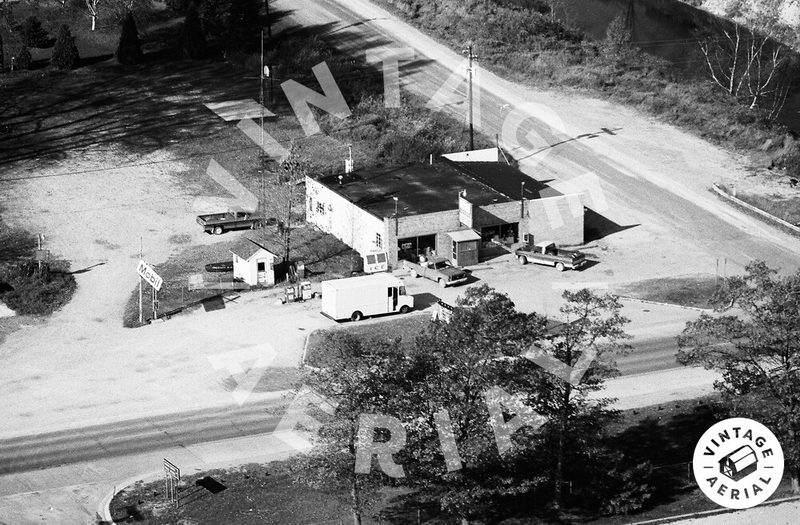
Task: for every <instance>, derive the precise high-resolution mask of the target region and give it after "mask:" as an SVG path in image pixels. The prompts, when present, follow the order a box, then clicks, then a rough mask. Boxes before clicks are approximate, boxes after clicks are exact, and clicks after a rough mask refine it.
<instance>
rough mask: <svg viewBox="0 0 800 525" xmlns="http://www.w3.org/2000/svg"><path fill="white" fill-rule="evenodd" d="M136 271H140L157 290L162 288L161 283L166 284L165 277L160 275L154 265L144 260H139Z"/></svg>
mask: <svg viewBox="0 0 800 525" xmlns="http://www.w3.org/2000/svg"><path fill="white" fill-rule="evenodd" d="M136 273H138V274H139V275H140V276H141V277H142V278H143V279H144V280H145V281H147V283H148V284H149V285H150V286H152V287H153V288H155V289H156V291H158V290H161V285H162V284H164V279H162V278H161V277H159V275H158V274H157V273H156V271H155V270H154V269H153V267H152V266H150V265H149V264H147V263H146V262H144V261H139V266H137V267H136Z"/></svg>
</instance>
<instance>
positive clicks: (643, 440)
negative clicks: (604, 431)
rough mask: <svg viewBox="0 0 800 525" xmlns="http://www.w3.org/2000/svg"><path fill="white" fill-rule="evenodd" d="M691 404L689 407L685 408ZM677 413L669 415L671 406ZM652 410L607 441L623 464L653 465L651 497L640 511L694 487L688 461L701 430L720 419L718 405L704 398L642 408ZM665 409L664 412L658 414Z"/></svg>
mask: <svg viewBox="0 0 800 525" xmlns="http://www.w3.org/2000/svg"><path fill="white" fill-rule="evenodd" d="M690 403H693V405H692V406H690V407H689V408H684V407H686V406H687V405H689V404H690ZM673 405H674V406H675V408H676V409H677V408H678V407H680V409H679V412H677V413H676V414H674V415H670V414H669V410H670V409H672V406H673ZM645 410H647V411H648V413H649V412H654V414H653V415H648V416H647V417H645V418H644V419H642V420H640V421H638V422H637V423H635V424H634V425H632V426H629V427H627V428H625V429H624V430H623V431H622V432H620V433H618V434H616V435H614V436H613V437H611V438H610V439H609V440H608V443H607V444H608V446H609V447H611V448H612V449H616V450H618V451H619V452H620V453H622V454H624V455H625V458H626V463H628V464H630V465H636V464H637V463H642V462H646V461H649V462H650V463H651V464H652V465H653V476H652V478H651V483H652V484H653V485H654V492H653V496H652V498H651V499H650V501H649V502H648V503H647V505H646V507H645V508H644V509H642V510H647V509H650V508H653V507H656V506H658V505H662V504H666V503H670V502H673V501H675V500H676V499H677V497H678V496H680V495H681V494H685V493H687V492H691V491H692V490H694V489H695V488H696V487H695V483H694V478H693V475H692V474H691V464H690V462H691V460H692V455H693V453H694V448H695V445H696V444H697V441H698V440H699V439H700V437H701V436H702V435H703V433H704V432H705V431H706V430H707V429H708V427H710V426H711V425H712V424H714V423H716V422H717V421H718V420H719V417H720V412H719V408H718V407H717V406H716V405H715V404H712V403H709V402H705V401H702V400H701V401H683V402H678V403H675V404H665V405H659V406H657V407H650V408H648V409H645ZM659 412H664V415H659Z"/></svg>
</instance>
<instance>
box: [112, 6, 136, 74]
mask: <svg viewBox="0 0 800 525" xmlns="http://www.w3.org/2000/svg"><path fill="white" fill-rule="evenodd" d="M115 56H116V57H117V62H119V63H120V64H125V65H132V64H138V63H139V62H141V61H142V46H141V44H140V42H139V33H138V31H137V30H136V20H134V19H133V13H131V12H130V11H128V14H127V16H126V17H125V21H124V22H123V23H122V33H121V34H120V36H119V46H117V52H116V54H115Z"/></svg>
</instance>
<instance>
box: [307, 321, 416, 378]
mask: <svg viewBox="0 0 800 525" xmlns="http://www.w3.org/2000/svg"><path fill="white" fill-rule="evenodd" d="M430 323H431V317H430V315H427V314H412V315H405V316H400V317H396V318H393V319H387V320H383V321H378V322H368V323H349V324H346V325H343V326H341V327H340V328H333V329H328V330H316V331H314V332H312V333H311V335H309V336H308V348H307V350H306V364H308V365H310V366H315V367H322V366H325V362H326V360H325V341H326V339H327V336H328V335H330V334H331V333H333V332H335V331H339V330H346V331H347V332H348V333H350V334H351V335H353V336H355V337H358V338H359V339H363V340H365V341H394V340H395V339H397V338H400V340H401V341H400V349H401V350H404V351H405V350H408V349H410V348H411V347H412V346H413V345H414V341H415V338H416V336H417V335H419V334H421V333H422V332H423V331H425V329H427V327H428V326H429V325H430Z"/></svg>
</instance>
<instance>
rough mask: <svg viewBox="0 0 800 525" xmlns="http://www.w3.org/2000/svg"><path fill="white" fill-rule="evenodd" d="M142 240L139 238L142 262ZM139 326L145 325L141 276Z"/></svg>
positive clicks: (140, 278)
mask: <svg viewBox="0 0 800 525" xmlns="http://www.w3.org/2000/svg"><path fill="white" fill-rule="evenodd" d="M142 257H143V255H142V238H141V237H139V260H140V261H141V260H142ZM139 324H144V314H142V276H141V275H140V276H139Z"/></svg>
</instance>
